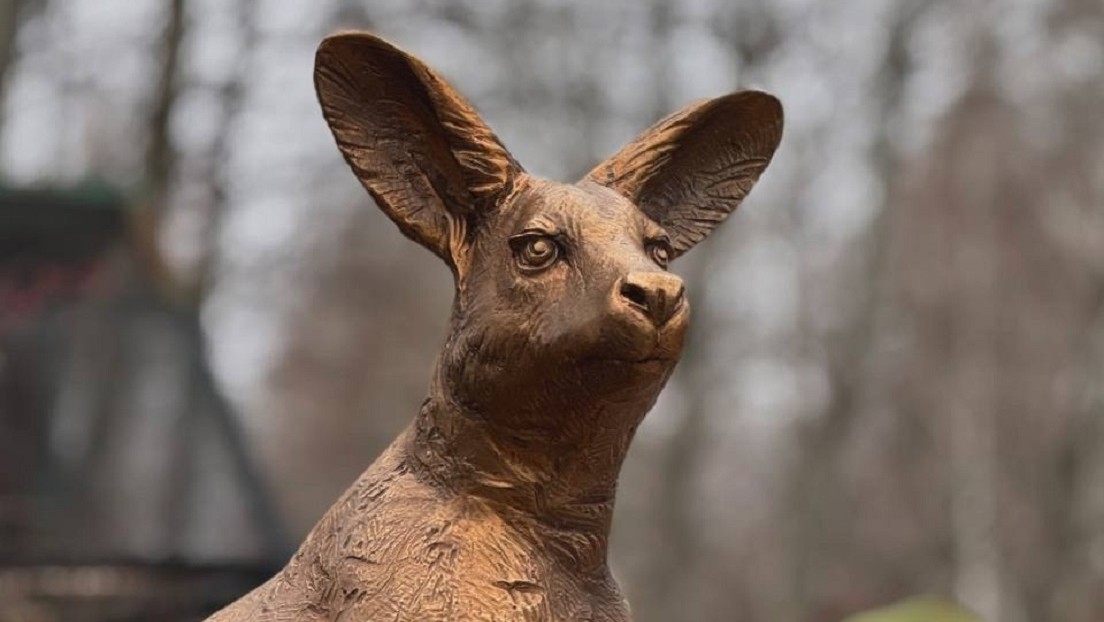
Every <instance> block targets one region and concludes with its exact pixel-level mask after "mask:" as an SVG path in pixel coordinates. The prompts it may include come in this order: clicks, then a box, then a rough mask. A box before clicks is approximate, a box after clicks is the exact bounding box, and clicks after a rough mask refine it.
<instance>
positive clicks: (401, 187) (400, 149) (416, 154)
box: [314, 33, 523, 269]
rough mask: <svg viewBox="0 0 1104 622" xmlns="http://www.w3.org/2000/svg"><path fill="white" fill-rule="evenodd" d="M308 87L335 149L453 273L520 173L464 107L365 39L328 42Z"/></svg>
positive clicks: (436, 82)
mask: <svg viewBox="0 0 1104 622" xmlns="http://www.w3.org/2000/svg"><path fill="white" fill-rule="evenodd" d="M314 85H315V89H316V91H317V92H318V101H319V102H320V103H321V105H322V113H323V115H324V116H325V118H326V122H327V123H328V124H329V126H330V129H331V130H332V131H333V134H334V138H336V139H337V146H338V148H339V149H341V153H342V154H343V155H344V156H345V160H346V161H347V162H348V163H349V166H351V167H352V169H353V172H355V173H356V175H357V177H358V178H359V179H360V183H361V184H363V185H364V187H365V188H366V189H367V190H368V192H369V193H370V194H371V195H372V198H373V199H375V201H376V203H378V204H379V206H380V208H382V209H383V211H384V212H386V213H387V215H388V216H389V217H390V218H391V219H392V220H394V221H395V223H396V224H397V225H398V226H399V229H400V230H402V232H403V233H404V234H405V235H407V236H408V237H410V238H412V239H414V240H416V241H417V242H419V243H421V244H422V245H423V246H425V247H427V248H429V249H430V250H432V251H433V252H435V253H437V254H438V255H440V256H441V258H442V259H444V260H445V261H446V262H448V263H449V265H450V266H452V267H453V268H454V269H455V268H456V266H457V262H458V261H459V256H458V254H459V251H460V248H459V247H460V245H461V244H463V243H464V241H465V240H466V239H467V236H468V230H469V227H470V226H471V224H472V223H473V220H477V219H478V217H479V215H480V214H481V213H484V212H485V211H487V210H489V209H493V208H494V207H495V206H496V205H497V204H498V202H499V200H500V199H501V198H502V197H503V196H505V195H506V194H508V193H509V190H510V187H511V185H512V182H513V180H514V179H515V178H516V177H517V175H519V174H520V173H522V172H523V169H522V168H521V166H520V165H519V164H518V163H517V161H516V160H514V158H513V156H511V155H510V153H509V152H508V151H507V150H506V148H505V147H503V146H502V143H501V142H500V141H499V140H498V138H497V137H496V136H495V135H494V132H492V131H491V129H490V128H489V127H488V126H487V124H486V123H484V121H483V120H482V119H481V118H480V117H479V115H478V114H477V113H476V112H475V109H474V108H472V106H471V104H469V103H468V102H467V101H465V100H464V98H463V97H461V96H460V94H459V93H457V92H456V91H455V90H454V89H453V88H452V86H450V85H449V84H448V83H447V82H445V81H444V80H443V79H442V78H441V77H440V76H438V75H437V74H436V73H434V72H433V70H431V69H430V68H429V67H427V66H426V65H425V64H424V63H422V62H421V61H420V60H418V59H416V58H414V57H413V56H410V55H408V54H406V53H404V52H402V51H401V50H399V49H397V48H395V47H394V46H392V45H391V44H389V43H387V42H385V41H383V40H381V39H379V38H377V37H374V36H372V35H369V34H366V33H343V34H338V35H333V36H331V37H328V38H326V39H325V40H324V41H323V42H322V44H321V45H320V46H319V47H318V52H317V54H316V55H315V65H314Z"/></svg>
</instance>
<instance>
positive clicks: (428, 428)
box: [210, 33, 782, 622]
mask: <svg viewBox="0 0 1104 622" xmlns="http://www.w3.org/2000/svg"><path fill="white" fill-rule="evenodd" d="M315 86H316V88H317V91H318V99H319V101H320V102H321V105H322V110H323V113H324V115H325V118H326V121H327V122H328V123H329V125H330V128H331V129H332V130H333V133H334V136H335V137H336V139H337V144H338V147H339V148H340V149H341V152H342V153H343V154H344V156H345V159H346V160H347V161H348V163H349V165H350V166H351V167H352V169H353V171H354V172H355V173H356V175H357V177H358V178H359V179H360V181H361V183H362V184H363V185H364V187H365V188H366V189H367V190H368V192H369V193H370V194H371V195H372V197H373V198H374V199H375V201H376V203H377V204H378V205H379V206H380V208H382V209H383V210H384V212H386V213H387V215H388V216H389V217H390V218H391V219H392V220H394V221H395V223H396V224H397V225H398V226H399V229H400V230H401V231H402V232H403V233H404V234H406V235H407V236H408V237H410V238H412V239H414V240H416V241H417V242H419V243H420V244H422V245H423V246H425V247H427V248H429V249H430V250H432V251H433V252H434V253H436V254H437V255H439V256H440V257H441V258H442V259H443V260H444V261H445V262H446V263H447V264H448V265H449V267H450V268H451V269H452V272H453V274H454V276H455V282H456V296H455V302H454V304H453V309H452V320H451V324H450V329H449V334H448V338H447V339H446V341H445V344H444V348H443V349H442V351H441V354H440V357H439V359H438V362H437V365H436V369H435V370H434V372H433V375H432V380H431V382H430V388H429V396H428V397H427V398H426V400H425V402H424V403H423V404H422V407H421V410H420V412H418V414H417V416H416V417H415V418H414V421H413V422H412V423H411V424H410V426H409V427H408V428H407V429H406V430H405V431H404V432H402V434H400V435H399V437H398V438H397V439H396V440H395V441H394V442H393V443H392V444H391V446H390V447H389V448H388V449H387V450H386V451H385V452H384V453H383V455H382V456H380V457H379V458H378V459H377V460H376V462H375V463H374V464H372V466H370V467H369V468H368V470H367V471H366V472H365V473H364V474H363V475H362V476H361V477H360V479H358V480H357V481H356V483H355V484H353V486H352V487H351V488H350V489H349V490H348V491H347V492H346V493H345V494H344V495H343V496H342V497H341V499H340V500H338V502H337V503H336V504H335V505H334V506H333V507H332V508H330V510H329V511H328V512H327V513H326V515H325V516H324V517H323V518H322V520H321V521H320V522H319V523H318V525H317V526H316V527H315V528H314V530H313V531H312V532H311V533H310V535H309V536H308V537H307V539H306V541H305V542H304V543H303V545H302V547H301V548H300V549H299V551H298V552H297V553H296V554H295V556H294V557H293V558H292V559H291V561H290V562H289V563H288V565H287V567H286V568H284V570H283V571H281V572H280V573H279V574H277V575H276V576H275V577H273V578H272V579H271V580H269V581H268V582H267V583H265V584H264V585H262V586H261V587H259V588H257V589H256V590H254V591H253V592H251V593H250V594H248V595H246V596H245V597H244V598H242V599H241V600H239V601H238V602H236V603H234V604H232V605H230V606H229V607H227V608H226V609H224V610H223V611H221V612H219V613H217V614H215V616H213V617H212V618H210V619H211V620H213V621H216V622H238V621H246V620H250V621H257V622H260V621H270V620H271V621H276V620H303V621H307V620H312V621H313V620H333V621H336V620H342V621H365V622H366V621H383V620H387V621H399V622H414V621H417V622H437V621H440V622H444V621H457V620H460V621H465V620H487V621H490V620H497V621H511V620H533V621H535V620H540V621H551V620H564V621H566V620H571V621H580V620H588V621H594V622H598V621H624V620H629V619H630V615H629V608H628V605H627V604H626V602H625V600H624V598H623V597H622V595H621V592H620V591H619V589H618V587H617V584H616V583H615V582H614V580H613V578H612V577H611V576H610V572H609V570H608V567H607V563H606V549H607V541H608V536H609V530H610V518H611V515H612V511H613V501H614V492H615V490H616V486H617V476H618V472H619V470H620V468H621V463H622V460H623V459H624V457H625V452H626V451H627V450H628V447H629V442H630V441H631V440H632V437H633V433H634V432H635V430H636V427H637V425H638V424H639V423H640V421H641V419H643V417H644V415H645V414H646V413H647V412H648V410H649V409H650V408H651V407H652V405H653V404H654V403H655V400H656V397H657V396H658V394H659V391H660V389H662V388H663V385H664V383H665V382H666V381H667V378H668V376H669V375H670V373H671V371H672V369H673V368H674V365H675V362H676V361H677V360H678V357H679V353H680V350H681V348H682V343H683V335H684V333H685V330H686V326H687V321H688V318H689V306H688V304H687V302H686V298H685V296H684V293H683V284H682V281H681V280H680V279H679V278H678V277H677V276H674V275H672V274H670V273H668V272H667V264H668V262H669V261H671V260H673V259H675V258H676V257H678V256H679V255H681V254H682V253H684V252H686V251H687V250H689V249H690V248H691V247H692V246H694V245H695V244H696V243H698V242H699V241H701V240H702V239H703V238H705V237H706V236H707V235H709V233H710V232H711V231H712V230H713V229H714V227H716V226H717V225H718V224H720V223H721V221H723V220H724V219H725V218H726V217H727V216H728V215H729V214H730V213H732V212H733V211H734V210H735V209H736V208H737V207H738V206H739V204H740V202H741V201H742V200H743V199H744V197H745V196H746V195H747V194H748V192H749V191H750V190H751V188H752V186H753V185H754V184H755V181H756V179H757V178H758V177H759V175H760V174H761V173H762V172H763V170H764V169H765V168H766V167H767V164H768V163H769V162H770V160H771V157H772V155H773V154H774V150H775V148H776V147H777V146H778V142H779V140H780V138H781V135H782V108H781V106H780V104H779V102H778V100H776V99H775V98H774V97H772V96H770V95H767V94H765V93H760V92H755V91H744V92H738V93H733V94H730V95H726V96H724V97H718V98H716V99H710V100H704V101H700V102H697V103H694V104H691V105H689V106H687V107H686V108H684V109H682V110H680V111H678V112H676V113H675V114H673V115H671V116H669V117H667V118H666V119H664V120H662V121H660V122H659V123H657V124H656V125H655V126H654V127H652V128H651V129H649V130H647V131H646V132H644V133H643V134H641V135H640V136H639V137H638V138H637V139H636V140H634V141H633V142H632V143H630V144H629V145H628V146H626V147H625V148H624V149H622V150H621V151H620V152H619V153H618V154H616V155H614V156H613V157H612V158H610V159H609V160H607V161H606V162H604V163H602V164H600V165H599V166H598V167H596V168H595V169H594V170H593V171H591V172H590V174H588V175H587V176H586V178H585V179H583V180H582V181H580V182H578V183H576V184H571V185H568V184H561V183H556V182H551V181H547V180H544V179H538V178H536V177H533V176H530V175H529V174H527V173H526V172H525V169H523V168H522V167H521V165H520V164H518V162H517V161H516V160H515V159H514V158H513V156H511V155H510V153H509V152H508V151H507V150H506V148H505V147H504V146H503V145H502V143H501V142H499V140H498V138H497V137H496V136H495V135H494V133H493V132H492V131H491V130H490V128H489V127H488V126H487V125H486V124H485V123H484V122H483V120H482V119H481V118H480V117H479V115H478V114H477V113H476V112H475V110H474V109H473V108H472V106H471V105H470V104H469V103H468V102H467V101H465V100H464V99H463V98H462V97H461V96H460V95H459V94H458V93H457V92H456V91H455V90H454V89H453V88H452V87H451V86H450V85H449V84H448V83H446V82H445V81H444V80H443V79H442V78H441V77H440V76H439V75H438V74H436V73H435V72H433V71H432V70H431V69H430V68H429V67H427V66H426V65H425V64H423V63H422V62H421V61H419V60H418V59H416V58H414V57H412V56H410V55H408V54H406V53H404V52H402V51H400V50H398V49H396V48H395V47H393V46H391V45H390V44H388V43H386V42H384V41H382V40H380V39H378V38H376V37H374V36H371V35H368V34H362V33H346V34H338V35H335V36H332V37H330V38H328V39H326V40H325V41H323V42H322V44H321V46H320V47H319V49H318V54H317V57H316V64H315Z"/></svg>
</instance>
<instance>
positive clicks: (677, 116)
mask: <svg viewBox="0 0 1104 622" xmlns="http://www.w3.org/2000/svg"><path fill="white" fill-rule="evenodd" d="M781 139H782V104H781V103H780V102H779V101H778V100H777V99H776V98H775V97H773V96H772V95H768V94H766V93H762V92H759V91H742V92H739V93H732V94H730V95H726V96H724V97H718V98H716V99H709V100H705V101H701V102H696V103H694V104H691V105H689V106H687V107H685V108H683V109H682V110H680V111H678V112H676V113H674V114H672V115H671V116H669V117H667V118H665V119H663V120H662V121H660V122H659V123H657V124H655V125H654V126H653V127H652V128H651V129H648V130H647V131H645V132H644V133H643V134H641V135H640V136H638V137H637V138H636V140H634V141H632V142H631V143H629V144H628V145H626V146H625V147H624V148H623V149H621V151H619V152H618V153H617V155H615V156H613V157H612V158H610V159H608V160H606V161H605V162H603V163H602V164H600V165H598V166H597V167H595V168H594V170H592V171H591V172H590V173H588V174H587V176H586V178H587V180H589V181H593V182H595V183H598V184H602V185H604V186H606V187H608V188H610V189H612V190H615V191H616V192H618V193H620V194H621V195H623V196H625V197H626V198H628V199H629V200H630V201H632V202H634V203H635V204H636V205H637V207H639V208H640V209H641V210H642V211H644V213H646V214H647V215H648V216H649V217H650V218H651V219H652V220H655V221H656V222H657V223H659V224H660V225H661V226H662V227H664V228H665V229H666V230H667V233H668V234H669V235H670V236H671V245H672V247H673V248H674V251H675V256H676V257H677V256H679V255H681V254H683V253H685V252H686V251H687V250H689V249H690V248H691V247H692V246H694V245H695V244H697V243H698V242H701V241H702V240H704V239H705V237H706V236H708V235H709V234H710V233H712V232H713V229H714V228H716V226H717V225H718V224H720V223H721V222H722V221H724V219H725V218H727V217H728V215H729V214H731V213H732V212H734V211H736V208H737V207H739V206H740V203H741V202H743V200H744V197H746V196H747V195H748V193H749V192H751V188H752V186H754V185H755V182H756V180H758V179H759V175H761V174H762V173H763V171H764V170H765V169H766V168H767V165H768V164H770V161H771V157H773V156H774V151H775V149H777V148H778V143H779V141H780V140H781Z"/></svg>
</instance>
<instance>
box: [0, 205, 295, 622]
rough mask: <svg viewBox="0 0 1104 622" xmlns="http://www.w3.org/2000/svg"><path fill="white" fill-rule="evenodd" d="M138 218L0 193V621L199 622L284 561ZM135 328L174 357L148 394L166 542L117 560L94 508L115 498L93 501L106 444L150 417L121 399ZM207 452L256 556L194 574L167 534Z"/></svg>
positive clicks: (136, 360)
mask: <svg viewBox="0 0 1104 622" xmlns="http://www.w3.org/2000/svg"><path fill="white" fill-rule="evenodd" d="M139 213H140V212H139V211H138V210H134V209H131V208H129V207H128V206H127V203H126V202H125V201H124V200H123V198H122V197H120V196H118V195H117V194H114V193H113V192H111V191H110V190H109V189H106V188H104V187H100V186H95V185H88V186H81V187H75V188H67V189H35V190H16V189H5V188H0V619H3V620H36V621H38V620H89V621H91V620H96V621H101V620H103V621H106V620H138V619H159V620H186V619H199V618H202V617H203V616H204V615H205V614H207V613H209V612H210V611H211V610H213V609H214V608H217V607H218V606H220V605H221V604H223V603H224V602H225V601H226V600H228V599H229V598H230V597H232V596H234V595H236V594H239V593H240V592H241V591H243V590H244V589H248V588H249V587H250V586H251V585H253V584H255V583H256V582H258V581H259V580H260V578H262V577H263V576H265V575H266V574H267V573H270V572H271V571H272V568H273V566H274V565H275V564H277V563H278V562H280V561H282V557H283V555H284V554H285V552H286V547H285V546H284V536H283V532H282V526H281V524H280V522H279V519H278V513H277V512H276V511H275V509H274V508H273V507H272V504H271V502H270V501H269V498H268V495H267V492H266V487H265V485H264V483H263V482H262V481H261V478H260V476H259V474H258V473H257V471H256V469H255V468H254V466H253V463H252V461H251V460H250V458H249V452H248V450H247V447H246V444H245V441H244V437H243V436H242V433H241V430H240V428H239V425H238V422H237V418H236V417H235V416H234V414H233V412H232V410H231V409H230V407H229V405H228V404H227V403H226V401H225V399H224V398H223V397H222V395H221V393H220V392H219V390H218V388H217V386H216V384H215V380H214V378H213V376H212V375H211V371H210V368H209V366H208V363H207V357H206V355H205V351H204V344H203V335H202V331H201V327H200V323H199V315H198V307H197V305H195V304H191V303H189V302H181V301H177V300H173V299H172V297H171V296H168V295H166V294H165V292H166V290H165V288H164V287H161V286H160V285H159V284H158V282H157V271H156V267H155V268H154V269H150V268H149V264H150V261H149V258H148V257H146V256H145V255H144V252H143V249H145V248H151V247H152V246H153V245H151V244H149V240H146V239H143V238H144V237H147V236H148V234H147V233H146V229H145V228H143V227H142V226H141V220H140V219H136V218H135V215H136V214H139ZM151 322H152V324H151ZM139 325H152V326H155V327H156V331H157V332H158V334H160V335H162V336H160V337H157V338H158V339H160V340H162V341H165V342H166V343H171V344H174V346H173V349H172V350H171V351H170V354H169V355H170V357H172V358H179V359H183V361H182V362H181V363H180V364H177V365H175V366H173V367H172V368H170V370H169V371H170V374H169V376H168V379H167V380H164V379H163V380H162V382H164V383H165V384H163V385H158V386H161V387H162V388H163V392H168V393H171V394H172V395H171V396H162V397H160V398H158V399H162V400H163V401H164V402H165V403H166V404H167V409H168V410H169V411H170V412H171V415H170V419H171V421H170V422H169V424H170V425H171V428H170V433H169V434H168V435H166V436H167V437H168V438H170V439H171V440H170V441H169V443H170V444H171V445H172V446H170V447H165V448H160V447H158V448H156V452H161V451H162V449H164V450H165V451H166V458H165V462H166V464H167V466H166V468H165V469H164V470H162V471H159V472H158V473H157V475H159V476H161V477H160V481H155V486H156V488H157V489H158V490H156V494H155V495H154V496H155V500H156V502H158V503H160V504H161V505H163V506H164V507H163V508H161V509H160V511H158V512H157V513H156V516H158V517H160V520H161V522H163V523H164V524H163V525H160V526H158V528H157V533H162V534H168V536H167V541H164V540H166V539H165V538H162V541H158V542H157V545H156V546H148V545H147V546H120V545H119V544H118V543H119V542H125V541H126V540H125V539H119V538H112V537H111V536H110V534H109V533H106V532H108V531H116V532H120V533H125V532H126V531H127V530H129V529H133V528H134V527H133V526H131V525H125V524H119V523H121V522H125V521H120V520H119V518H120V516H123V517H124V518H126V514H125V512H124V513H123V514H120V513H119V512H118V511H117V509H118V508H113V507H105V506H111V505H117V503H116V502H115V499H116V498H117V497H118V495H116V494H112V493H111V491H110V490H107V489H109V488H111V487H112V486H113V485H114V486H115V487H118V486H120V485H121V484H119V483H118V480H119V478H117V477H115V475H114V473H117V471H114V472H113V471H112V464H111V463H112V459H113V456H114V455H115V454H117V453H118V451H119V447H120V445H122V446H123V447H125V446H126V443H127V442H128V441H125V440H124V441H120V440H119V439H125V438H127V436H126V435H127V434H128V432H127V430H128V428H130V427H133V426H134V425H135V423H136V420H138V419H142V418H144V417H146V416H147V415H150V414H151V413H148V412H146V411H144V410H143V409H142V408H141V403H140V402H138V403H137V406H136V402H135V401H134V400H133V399H132V398H130V397H128V392H133V390H134V388H135V385H136V384H140V383H143V379H142V378H141V377H140V376H141V374H137V375H138V376H139V378H138V379H137V380H136V379H135V376H136V374H135V373H133V372H134V368H136V367H137V368H141V367H142V366H144V365H146V363H145V362H144V361H143V358H142V356H141V355H140V354H136V350H135V348H136V347H137V348H140V347H141V345H142V342H143V341H148V339H149V333H148V332H147V333H145V334H143V333H141V332H139V334H138V335H137V336H136V335H135V334H134V332H135V331H134V327H135V326H139ZM143 335H144V336H143ZM147 380H148V379H147ZM174 396H175V397H174ZM159 410H164V409H159ZM162 418H163V419H164V417H163V416H162ZM198 431H206V432H207V434H206V435H203V434H200V433H199V432H198ZM216 444H217V446H218V449H219V451H221V452H222V455H224V456H227V457H228V460H223V461H221V462H220V464H223V465H227V467H228V469H229V470H230V471H231V472H229V473H224V474H222V475H219V478H220V479H226V480H231V481H232V483H233V485H234V486H235V488H236V489H237V490H238V491H239V493H238V494H239V495H240V498H242V499H244V505H245V507H246V511H247V512H248V515H249V517H250V520H251V521H252V524H253V525H255V530H256V532H257V533H259V534H260V536H259V540H260V546H259V547H256V550H255V552H254V553H253V554H249V555H246V556H244V557H242V556H238V558H235V559H231V560H214V561H212V560H209V559H196V558H194V556H193V555H192V554H191V551H190V549H189V544H188V543H187V542H185V541H183V537H184V536H182V535H181V536H177V535H175V534H184V533H185V532H186V529H185V527H186V525H184V522H185V521H187V520H188V516H189V515H190V513H191V512H193V511H194V509H195V506H196V504H198V503H199V502H200V499H199V498H198V495H197V494H196V490H195V489H194V486H195V484H194V481H193V480H194V479H195V478H196V474H197V473H198V472H199V471H197V468H198V467H197V466H196V463H197V462H198V461H200V460H201V458H200V457H199V455H200V454H199V452H200V451H201V450H202V449H204V447H210V446H211V445H216ZM115 468H116V469H117V466H116V467H115ZM224 470H225V469H224ZM130 494H134V491H130ZM136 520H137V519H136ZM145 542H149V540H146V541H145ZM78 612H79V613H78Z"/></svg>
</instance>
